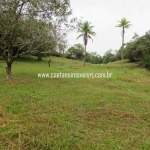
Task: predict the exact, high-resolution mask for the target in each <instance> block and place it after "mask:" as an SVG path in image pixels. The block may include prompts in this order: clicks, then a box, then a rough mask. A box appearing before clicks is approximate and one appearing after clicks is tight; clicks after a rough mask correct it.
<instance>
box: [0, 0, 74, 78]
mask: <svg viewBox="0 0 150 150" xmlns="http://www.w3.org/2000/svg"><path fill="white" fill-rule="evenodd" d="M70 14H71V9H70V1H69V0H63V1H62V0H59V1H54V0H42V1H41V0H1V1H0V34H1V35H0V54H1V59H3V60H5V61H6V63H7V67H6V78H7V79H8V78H10V77H11V70H12V63H13V61H14V60H15V59H16V58H17V57H20V56H26V55H28V54H31V53H35V52H37V50H38V49H39V48H40V47H41V46H42V45H44V44H45V43H47V42H48V40H50V39H49V38H48V39H47V37H50V36H49V35H51V34H52V33H51V32H48V30H47V29H50V28H49V27H50V26H48V23H49V22H50V23H53V22H57V23H58V24H59V27H60V26H61V24H62V23H64V22H66V21H67V16H68V15H70ZM35 20H36V21H35ZM40 20H42V21H43V22H45V24H44V25H42V28H41V24H38V22H39V21H40ZM37 24H38V25H37Z"/></svg>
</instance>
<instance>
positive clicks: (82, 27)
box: [77, 21, 96, 66]
mask: <svg viewBox="0 0 150 150" xmlns="http://www.w3.org/2000/svg"><path fill="white" fill-rule="evenodd" d="M93 27H94V26H91V22H88V21H85V22H83V23H80V24H79V29H78V32H80V33H81V34H80V35H79V36H78V37H77V39H78V38H80V37H83V42H84V46H85V56H84V66H85V62H86V45H87V42H88V39H92V37H91V35H93V36H95V35H96V33H95V32H94V31H93V30H92V29H93ZM92 41H93V39H92Z"/></svg>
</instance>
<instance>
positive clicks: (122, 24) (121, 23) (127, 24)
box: [116, 18, 131, 68]
mask: <svg viewBox="0 0 150 150" xmlns="http://www.w3.org/2000/svg"><path fill="white" fill-rule="evenodd" d="M118 22H119V24H118V25H116V27H121V28H122V51H121V67H122V68H123V57H124V54H123V50H124V34H125V28H126V29H128V28H129V27H130V26H131V24H130V21H127V19H126V18H122V19H121V21H118Z"/></svg>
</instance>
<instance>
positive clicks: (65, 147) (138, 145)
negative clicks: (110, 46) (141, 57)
mask: <svg viewBox="0 0 150 150" xmlns="http://www.w3.org/2000/svg"><path fill="white" fill-rule="evenodd" d="M47 61H48V59H44V61H42V62H38V61H36V60H35V59H29V58H28V59H25V60H24V61H16V62H14V64H13V79H11V80H5V70H4V69H3V68H0V89H1V91H0V110H1V111H0V138H1V139H0V150H3V149H8V150H11V149H12V150H17V149H20V150H25V149H27V150H29V149H32V150H50V149H51V150H59V149H61V150H70V149H73V150H78V149H81V150H108V149H109V150H129V149H130V150H149V147H150V98H149V92H150V73H148V72H147V71H145V70H144V69H141V68H138V67H136V65H135V64H132V63H127V62H126V64H125V68H124V69H123V70H122V69H120V63H119V62H114V63H110V64H107V65H93V64H87V66H86V67H84V66H83V63H82V62H79V61H75V60H67V59H61V58H55V57H53V58H52V63H51V68H49V67H48V64H47ZM0 63H1V64H2V65H5V64H3V62H2V61H0ZM60 71H61V72H80V73H81V72H96V73H102V72H106V71H109V72H111V73H113V76H112V78H110V79H107V78H103V79H93V80H92V79H81V78H80V79H50V78H49V79H46V78H45V79H44V78H37V73H51V72H52V73H53V72H60Z"/></svg>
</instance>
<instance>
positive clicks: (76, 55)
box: [65, 44, 103, 64]
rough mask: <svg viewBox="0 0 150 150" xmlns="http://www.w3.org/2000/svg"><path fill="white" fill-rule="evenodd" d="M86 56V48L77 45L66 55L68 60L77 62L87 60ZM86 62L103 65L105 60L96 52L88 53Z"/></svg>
mask: <svg viewBox="0 0 150 150" xmlns="http://www.w3.org/2000/svg"><path fill="white" fill-rule="evenodd" d="M84 55H85V54H84V46H83V45H82V44H75V45H74V46H71V47H70V48H69V49H68V50H67V51H66V53H65V57H66V58H68V59H76V60H83V59H84V58H85V56H84ZM86 62H89V63H93V64H101V63H102V62H103V58H102V57H101V56H100V55H98V54H97V53H96V52H91V53H89V52H86Z"/></svg>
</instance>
